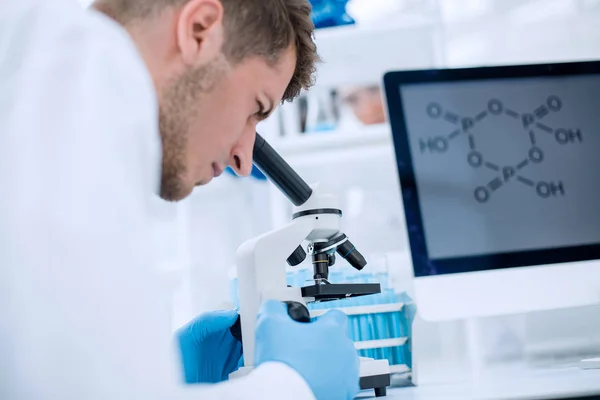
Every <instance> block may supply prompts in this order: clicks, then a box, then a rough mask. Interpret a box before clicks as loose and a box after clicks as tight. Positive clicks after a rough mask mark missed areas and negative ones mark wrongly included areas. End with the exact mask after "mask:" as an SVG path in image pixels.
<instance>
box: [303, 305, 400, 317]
mask: <svg viewBox="0 0 600 400" xmlns="http://www.w3.org/2000/svg"><path fill="white" fill-rule="evenodd" d="M403 308H404V303H389V304H374V305H370V306H355V307H339V308H335V310H338V311H341V312H343V313H344V314H346V315H363V314H381V313H389V312H398V311H402V309H403ZM329 310H331V309H320V310H312V311H311V312H310V316H311V317H320V316H321V315H323V314H325V313H326V312H327V311H329Z"/></svg>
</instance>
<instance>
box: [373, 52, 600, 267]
mask: <svg viewBox="0 0 600 400" xmlns="http://www.w3.org/2000/svg"><path fill="white" fill-rule="evenodd" d="M599 74H600V61H580V62H563V63H548V64H524V65H502V66H491V67H467V68H455V69H427V70H405V71H390V72H387V73H386V74H385V75H384V77H383V87H384V93H385V95H384V98H385V101H386V103H387V106H386V108H387V110H386V111H387V117H388V121H389V123H390V126H391V131H392V140H393V145H394V152H395V158H396V165H397V168H398V178H399V183H400V191H401V193H400V195H401V197H402V201H403V203H404V215H405V220H406V229H407V234H408V239H409V245H410V251H411V257H412V262H413V269H414V274H415V277H425V276H439V275H451V274H458V273H466V272H478V271H489V270H499V269H507V268H517V267H532V266H539V265H548V264H558V263H567V262H577V261H590V260H598V259H600V243H598V244H592V245H580V246H566V247H561V248H551V249H540V250H528V251H517V252H509V253H497V254H487V255H476V256H469V257H454V258H443V259H431V258H430V257H429V253H428V250H427V244H426V240H425V232H424V227H423V220H422V216H421V207H420V203H419V194H418V190H417V184H416V181H415V173H414V168H413V164H412V155H411V151H410V146H409V141H408V132H407V127H406V122H405V119H404V115H403V112H392V110H403V108H404V107H403V104H402V97H401V94H400V87H401V86H402V85H409V84H410V85H413V84H421V83H422V84H429V83H443V82H455V81H482V80H498V79H515V78H536V77H549V76H582V75H599Z"/></svg>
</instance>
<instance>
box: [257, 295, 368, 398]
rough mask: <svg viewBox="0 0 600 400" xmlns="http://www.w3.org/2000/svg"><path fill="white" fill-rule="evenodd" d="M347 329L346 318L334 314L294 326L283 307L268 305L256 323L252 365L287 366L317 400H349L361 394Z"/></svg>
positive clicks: (354, 357) (339, 312) (274, 304)
mask: <svg viewBox="0 0 600 400" xmlns="http://www.w3.org/2000/svg"><path fill="white" fill-rule="evenodd" d="M347 325H348V317H346V315H345V314H344V313H342V312H341V311H337V310H330V311H328V312H327V313H326V314H325V315H323V316H322V317H320V318H319V319H317V320H316V321H314V322H309V323H306V322H296V321H294V320H293V319H291V318H290V317H289V315H288V311H287V306H286V305H285V304H284V303H281V302H278V301H273V300H270V301H267V302H265V303H264V304H263V306H262V307H261V309H260V311H259V314H258V320H257V322H256V348H255V364H256V365H260V364H262V363H265V362H270V361H274V362H282V363H284V364H287V365H288V366H290V367H291V368H293V369H294V370H296V371H297V372H298V373H299V374H300V375H302V377H303V378H304V380H305V381H306V382H307V383H308V385H309V386H310V388H311V389H312V391H313V393H314V395H315V397H316V398H317V399H318V400H351V399H353V398H354V397H355V396H356V395H357V394H358V392H359V390H360V388H359V370H358V368H359V359H358V353H357V351H356V349H355V348H354V344H353V343H352V341H351V340H350V338H349V337H348V328H347Z"/></svg>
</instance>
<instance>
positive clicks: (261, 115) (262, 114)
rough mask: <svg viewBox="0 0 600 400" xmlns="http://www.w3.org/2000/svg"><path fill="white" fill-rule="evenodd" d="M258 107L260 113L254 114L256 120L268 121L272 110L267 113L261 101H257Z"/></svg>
mask: <svg viewBox="0 0 600 400" xmlns="http://www.w3.org/2000/svg"><path fill="white" fill-rule="evenodd" d="M256 105H257V107H258V111H257V112H256V114H254V115H255V116H256V118H257V119H258V120H259V121H262V120H263V119H266V118H267V117H268V116H269V114H270V110H269V111H266V110H265V106H264V105H263V103H261V102H260V101H257V102H256Z"/></svg>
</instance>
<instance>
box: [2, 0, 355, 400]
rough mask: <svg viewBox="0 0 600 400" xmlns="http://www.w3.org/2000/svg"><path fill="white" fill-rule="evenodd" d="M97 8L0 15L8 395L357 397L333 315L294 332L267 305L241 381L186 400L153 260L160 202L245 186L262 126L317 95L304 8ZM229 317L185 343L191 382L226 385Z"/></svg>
mask: <svg viewBox="0 0 600 400" xmlns="http://www.w3.org/2000/svg"><path fill="white" fill-rule="evenodd" d="M94 7H95V9H96V10H99V11H101V12H98V11H94V10H83V9H81V7H79V6H78V5H77V4H76V3H74V2H73V1H72V0H53V1H46V0H19V1H3V2H0V185H1V187H2V196H0V398H2V399H11V400H20V399H61V400H65V399H78V400H81V399H111V400H113V399H241V398H249V399H259V398H260V399H271V398H273V399H275V398H277V399H280V398H286V399H310V398H318V399H328V400H329V399H332V400H336V399H349V398H352V397H353V396H354V395H355V394H356V392H357V390H358V360H357V355H356V351H355V350H354V348H353V345H352V343H351V341H350V340H349V339H348V337H347V336H346V328H345V322H346V320H345V318H344V316H343V314H341V313H339V312H338V313H333V312H331V313H328V314H327V315H325V316H324V317H323V318H321V319H320V320H319V321H317V322H316V323H310V324H302V323H297V322H295V321H292V320H291V319H290V318H289V316H288V315H287V312H286V309H285V306H284V305H283V304H282V303H279V302H275V301H270V302H267V303H265V304H264V305H263V308H262V309H261V311H260V314H259V317H258V321H257V332H256V364H257V368H256V369H255V370H254V372H253V373H252V374H250V375H249V376H247V377H246V378H243V379H240V380H233V381H228V382H221V383H219V384H215V385H210V386H209V385H187V386H185V385H183V384H182V383H181V376H182V375H183V372H182V367H181V366H180V365H181V361H179V360H178V358H177V357H176V354H177V353H178V352H179V349H178V350H177V351H176V350H175V346H173V344H174V343H173V342H175V341H174V340H173V338H172V337H170V333H169V326H168V320H169V313H168V310H167V308H166V303H167V302H166V299H165V297H166V296H165V290H164V288H163V287H162V282H161V279H160V275H159V274H158V271H157V268H156V266H155V263H156V257H155V256H154V253H153V250H154V248H155V246H154V241H153V240H154V235H153V233H154V225H153V217H154V216H155V212H154V211H155V210H154V207H155V206H156V204H155V202H154V195H155V194H156V193H157V192H158V193H159V194H160V196H161V197H162V198H163V199H166V200H169V201H177V200H180V199H183V198H185V197H186V196H187V195H189V194H190V193H191V192H192V190H193V188H194V186H196V185H202V184H206V183H208V182H210V180H211V179H212V178H213V177H215V176H218V175H219V174H220V173H221V172H222V171H223V169H224V168H225V167H226V166H227V165H231V166H232V168H234V169H235V171H236V172H237V173H239V174H241V175H247V174H248V173H249V172H250V170H251V166H252V146H253V142H254V135H255V127H256V124H257V123H258V121H260V120H262V119H264V118H266V117H268V115H269V114H270V113H271V112H272V110H273V109H274V108H275V107H276V105H277V104H278V103H279V102H280V101H281V100H282V99H283V100H291V99H292V98H294V97H295V96H296V95H297V94H298V92H299V91H300V90H301V89H302V88H307V87H308V86H310V83H311V77H312V73H313V70H314V62H315V60H316V58H317V56H316V53H315V48H314V44H313V43H312V40H311V33H312V26H311V23H310V19H309V12H310V8H309V7H308V5H307V3H306V0H244V1H241V0H238V1H235V0H99V1H98V3H96V4H95V6H94ZM235 318H236V315H235V313H234V312H220V313H212V314H207V315H204V316H201V317H200V318H199V319H198V320H196V321H194V322H193V323H192V324H191V325H190V326H189V327H187V328H184V329H183V330H182V331H180V332H179V336H178V338H179V341H178V342H177V343H178V344H179V345H180V346H181V348H180V351H181V354H182V355H183V363H184V365H185V369H186V374H185V375H186V377H187V380H188V381H195V382H207V381H222V380H223V379H226V377H227V374H228V372H230V371H231V370H233V369H234V368H235V366H236V365H237V362H238V361H239V360H238V358H239V356H240V354H239V346H237V347H236V344H235V343H233V342H232V341H231V337H229V336H228V335H230V334H229V332H228V330H229V329H228V328H229V327H230V326H231V324H232V323H233V321H234V320H235ZM236 352H237V353H236ZM190 371H191V372H190ZM194 374H195V375H196V379H194V376H193V375H194Z"/></svg>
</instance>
